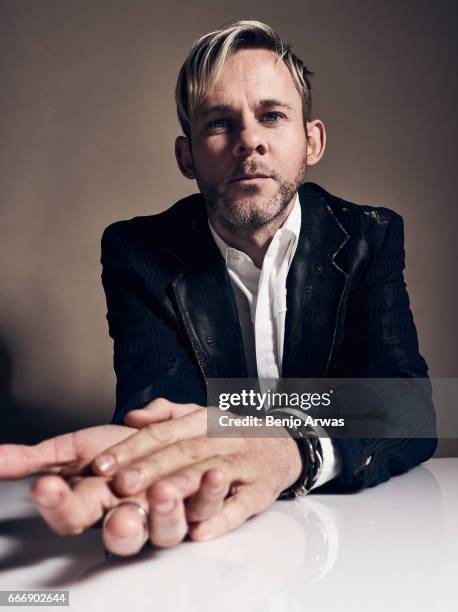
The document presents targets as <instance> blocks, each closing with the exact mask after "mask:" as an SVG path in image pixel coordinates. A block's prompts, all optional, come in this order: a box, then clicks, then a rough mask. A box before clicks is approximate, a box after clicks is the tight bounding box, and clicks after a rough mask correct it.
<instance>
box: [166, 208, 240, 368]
mask: <svg viewBox="0 0 458 612" xmlns="http://www.w3.org/2000/svg"><path fill="white" fill-rule="evenodd" d="M199 204H200V206H196V207H195V214H194V215H193V218H192V220H191V221H190V224H189V227H188V228H186V231H187V234H188V245H187V249H186V251H187V253H186V257H185V261H184V265H183V268H182V269H181V271H180V273H179V274H178V275H177V276H176V277H175V278H174V279H173V281H172V288H173V292H174V295H175V299H176V301H177V305H178V309H179V313H180V316H181V318H182V321H183V323H184V325H185V328H186V331H187V333H188V336H189V338H190V340H191V344H192V347H193V350H194V353H195V354H196V357H197V360H198V362H199V365H200V368H201V370H202V373H203V375H204V376H205V378H246V377H247V376H248V370H247V365H246V357H245V349H244V346H243V339H242V332H241V329H240V323H239V318H238V313H237V305H236V302H235V298H234V294H233V291H232V286H231V283H230V279H229V275H228V272H227V268H226V264H225V262H224V260H223V258H222V256H221V253H220V251H219V249H218V247H217V246H216V244H215V242H214V240H213V237H212V235H211V232H210V229H209V227H208V221H207V214H206V210H205V205H204V202H203V200H200V203H199Z"/></svg>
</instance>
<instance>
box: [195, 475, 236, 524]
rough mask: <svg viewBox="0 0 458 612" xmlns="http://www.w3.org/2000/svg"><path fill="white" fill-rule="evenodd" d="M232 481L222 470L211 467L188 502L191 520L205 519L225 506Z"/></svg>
mask: <svg viewBox="0 0 458 612" xmlns="http://www.w3.org/2000/svg"><path fill="white" fill-rule="evenodd" d="M229 486H230V481H229V479H228V478H227V476H226V474H225V473H224V472H223V471H222V470H218V469H213V468H212V469H210V470H208V471H207V472H205V473H204V474H203V476H202V479H201V483H200V487H199V489H198V490H197V492H196V493H194V495H191V497H189V499H188V500H187V502H186V518H187V520H188V521H189V522H199V521H205V520H207V519H209V518H211V517H212V516H214V515H215V514H217V513H218V512H220V511H221V510H222V508H223V503H224V498H225V497H226V495H227V493H228V491H229Z"/></svg>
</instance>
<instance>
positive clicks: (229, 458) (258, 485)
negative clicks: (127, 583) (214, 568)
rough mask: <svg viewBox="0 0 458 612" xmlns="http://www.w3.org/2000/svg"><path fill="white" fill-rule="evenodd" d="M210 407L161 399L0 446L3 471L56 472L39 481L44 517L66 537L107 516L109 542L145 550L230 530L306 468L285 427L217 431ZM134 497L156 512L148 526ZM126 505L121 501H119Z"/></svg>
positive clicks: (118, 550)
mask: <svg viewBox="0 0 458 612" xmlns="http://www.w3.org/2000/svg"><path fill="white" fill-rule="evenodd" d="M207 410H215V409H213V408H202V407H201V406H197V405H195V404H175V403H173V402H169V401H168V400H165V399H156V400H154V401H153V402H151V403H150V404H148V405H147V406H146V407H145V408H143V409H141V410H134V411H132V412H130V413H129V414H128V415H127V416H126V419H125V424H126V426H119V425H102V426H98V427H91V428H88V429H83V430H80V431H77V432H73V433H69V434H64V435H62V436H57V437H56V438H52V439H50V440H46V441H44V442H41V443H40V444H37V445H35V446H23V445H11V444H6V445H2V446H0V478H3V479H5V478H6V479H16V478H24V477H27V476H30V475H32V474H35V473H37V472H47V474H46V475H44V476H41V477H39V478H38V479H37V480H36V482H35V483H34V485H33V487H32V498H33V501H34V503H35V506H36V508H37V509H38V511H39V513H40V514H41V515H42V517H43V518H44V520H45V521H46V522H47V523H48V525H49V526H50V527H51V529H53V530H54V531H55V532H57V533H59V534H62V535H69V534H75V535H76V534H79V533H81V532H83V531H84V530H85V529H87V528H89V527H90V526H92V525H93V524H95V523H97V522H98V521H99V520H100V519H101V518H103V517H104V516H105V515H106V513H107V512H108V511H109V510H111V509H113V508H114V510H113V511H112V512H110V517H109V520H108V521H105V522H104V524H103V530H102V537H103V540H104V544H105V547H106V548H107V550H109V551H111V552H113V553H115V554H118V555H123V556H128V555H132V554H135V553H137V552H138V551H139V550H140V549H141V548H142V547H143V545H144V543H145V541H146V540H147V539H148V538H149V540H150V541H151V543H153V544H154V545H156V546H160V547H170V546H174V545H176V544H178V543H179V542H181V541H182V540H183V539H184V537H185V536H186V535H187V534H188V535H189V537H190V538H191V539H192V540H195V541H202V540H207V539H211V538H215V537H218V536H220V535H223V534H225V533H227V532H229V531H231V530H232V529H234V528H236V527H237V526H239V525H240V524H242V523H243V522H244V521H245V520H247V519H248V518H249V517H251V516H253V515H255V514H258V513H259V512H262V511H263V510H265V509H266V508H267V507H268V506H269V505H270V504H271V503H272V502H273V501H275V499H276V498H277V497H278V495H279V494H280V492H281V491H282V490H283V489H285V488H286V487H288V486H289V485H290V484H292V483H293V482H294V481H295V480H296V479H297V478H298V476H299V474H300V471H301V459H300V455H299V452H298V449H297V446H296V443H295V442H294V440H293V439H292V438H291V437H290V436H289V435H287V434H286V433H285V431H284V430H282V429H281V428H275V430H274V429H273V428H271V427H269V428H268V430H267V429H266V430H265V431H264V432H262V431H259V430H258V432H257V436H264V437H238V438H211V437H208V436H207ZM124 501H134V502H136V503H137V504H140V505H141V506H142V507H143V508H145V510H146V511H147V512H148V515H149V520H148V533H145V529H144V524H143V519H142V516H141V514H140V513H139V512H136V511H135V508H134V507H133V506H132V505H125V506H123V505H120V504H121V502H124ZM119 505H120V507H119V508H118V509H117V508H116V507H117V506H119Z"/></svg>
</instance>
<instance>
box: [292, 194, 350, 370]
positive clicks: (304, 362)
mask: <svg viewBox="0 0 458 612" xmlns="http://www.w3.org/2000/svg"><path fill="white" fill-rule="evenodd" d="M323 192H324V190H321V188H320V187H319V186H318V185H314V184H313V183H305V184H304V185H302V186H301V187H300V189H299V198H300V203H301V214H302V220H301V231H300V235H299V241H298V245H297V249H296V252H295V255H294V258H293V261H292V263H291V267H290V269H289V273H288V278H287V284H286V287H287V298H286V299H287V312H286V322H285V339H284V349H283V367H282V376H283V378H306V377H324V376H326V374H327V372H328V368H329V364H330V360H331V355H332V351H333V348H334V343H335V337H336V331H337V327H338V323H339V319H340V317H341V316H342V309H341V304H342V302H343V297H344V292H345V290H346V288H347V286H348V275H347V274H346V273H345V272H344V271H343V270H342V269H341V268H340V267H339V266H338V265H337V264H336V263H335V261H334V259H335V257H336V255H337V254H338V253H339V251H340V250H341V249H342V247H343V246H344V245H345V243H346V242H347V241H348V240H349V236H348V234H347V232H346V231H345V230H344V228H343V227H342V225H341V224H340V222H339V221H338V219H337V218H336V217H335V215H334V213H333V212H332V210H331V208H330V206H329V204H328V203H327V201H326V199H325V197H324V194H325V193H326V192H324V193H323Z"/></svg>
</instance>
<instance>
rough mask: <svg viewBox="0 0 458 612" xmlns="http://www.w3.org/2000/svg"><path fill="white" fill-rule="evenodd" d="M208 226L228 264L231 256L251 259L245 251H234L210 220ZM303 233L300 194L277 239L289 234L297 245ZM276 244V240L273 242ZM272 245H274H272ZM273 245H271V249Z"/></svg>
mask: <svg viewBox="0 0 458 612" xmlns="http://www.w3.org/2000/svg"><path fill="white" fill-rule="evenodd" d="M208 225H209V227H210V231H211V234H212V236H213V239H214V241H215V242H216V245H217V247H218V248H219V250H220V252H221V255H222V256H223V258H224V261H225V262H226V264H228V262H229V259H230V256H231V255H236V256H239V257H240V258H241V259H245V258H246V259H248V260H250V261H251V259H250V258H249V257H248V255H247V254H246V253H244V252H243V251H239V250H238V249H234V248H233V247H231V246H229V245H228V244H227V242H226V241H225V240H223V238H221V236H220V235H219V234H217V233H216V231H215V230H214V229H213V227H212V224H211V223H210V219H208ZM300 231H301V204H300V200H299V193H296V200H295V202H294V206H293V208H292V209H291V212H290V213H289V215H288V216H287V217H286V219H285V222H284V223H283V225H282V226H281V227H280V228H279V229H278V230H277V231H276V232H275V235H274V239H275V237H277V239H278V238H280V237H281V236H282V235H283V234H287V235H288V236H289V237H290V238H294V242H295V243H297V240H298V238H299V233H300ZM272 242H274V240H272ZM271 244H272V243H271ZM270 246H271V245H269V248H270Z"/></svg>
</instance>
